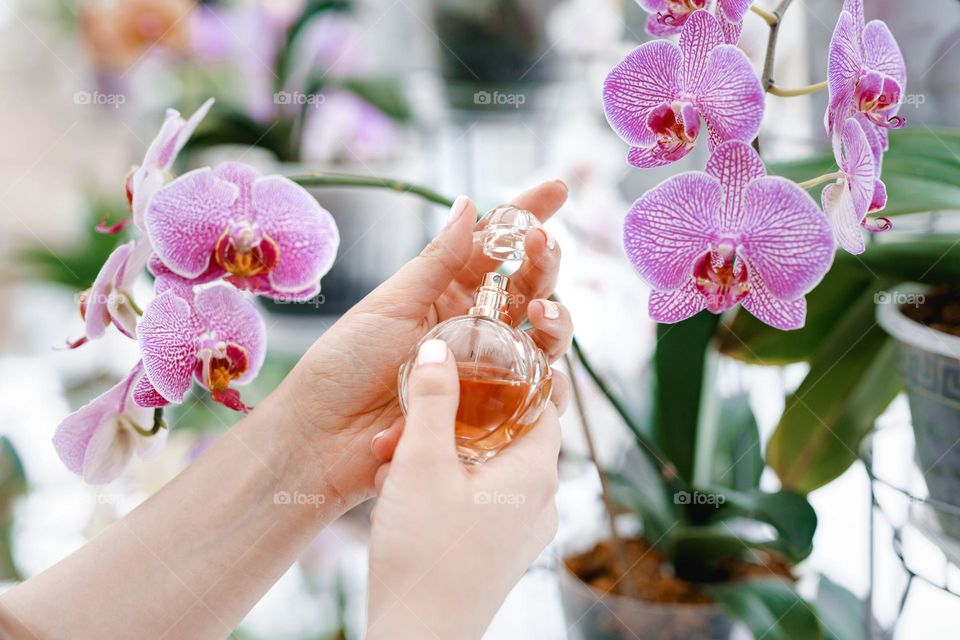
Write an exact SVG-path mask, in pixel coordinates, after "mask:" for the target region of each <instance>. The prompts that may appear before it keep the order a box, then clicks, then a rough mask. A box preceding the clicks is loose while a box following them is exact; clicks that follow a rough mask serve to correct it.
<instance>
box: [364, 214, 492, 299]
mask: <svg viewBox="0 0 960 640" xmlns="http://www.w3.org/2000/svg"><path fill="white" fill-rule="evenodd" d="M476 216H477V209H476V206H475V205H474V203H473V201H472V200H470V198H468V197H467V196H458V197H457V199H456V201H455V202H454V203H453V206H452V207H451V208H450V218H449V220H448V221H447V226H445V227H444V228H443V230H441V231H440V233H439V234H437V237H436V238H434V239H433V241H431V242H430V244H428V245H427V247H426V248H425V249H424V250H423V251H422V252H421V253H420V255H419V256H417V257H416V258H414V259H413V260H411V261H410V262H408V263H407V264H405V265H404V266H403V267H402V268H401V269H400V270H399V271H398V272H397V273H396V274H394V275H393V277H391V278H390V279H389V280H387V281H386V282H384V283H383V284H381V285H380V286H379V287H377V288H376V289H375V290H374V291H373V292H372V293H371V294H370V295H369V296H367V298H366V299H365V300H364V304H371V303H377V304H391V305H399V304H403V305H413V308H410V307H407V308H406V310H398V309H397V308H396V306H394V309H395V312H398V313H401V314H403V315H410V314H412V315H413V316H416V315H418V314H421V315H422V312H423V311H424V310H425V309H426V308H428V307H429V306H430V305H432V304H433V303H434V302H435V301H436V299H437V298H438V297H439V296H440V295H441V294H442V293H443V292H444V291H446V290H447V288H448V287H449V286H450V283H451V282H452V281H453V279H454V278H455V277H456V276H457V275H458V274H459V273H460V272H461V271H462V270H463V266H464V265H465V264H466V261H467V260H468V259H469V257H470V252H471V247H472V246H473V226H474V222H475V220H476Z"/></svg>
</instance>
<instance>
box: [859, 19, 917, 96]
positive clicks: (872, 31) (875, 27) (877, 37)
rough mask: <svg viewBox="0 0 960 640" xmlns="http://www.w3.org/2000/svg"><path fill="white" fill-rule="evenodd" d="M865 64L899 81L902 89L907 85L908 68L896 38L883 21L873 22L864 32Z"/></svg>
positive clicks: (868, 24)
mask: <svg viewBox="0 0 960 640" xmlns="http://www.w3.org/2000/svg"><path fill="white" fill-rule="evenodd" d="M863 63H864V66H866V67H867V68H868V69H873V70H874V71H879V72H880V73H883V74H886V75H888V76H890V77H891V78H893V79H894V80H896V81H897V83H898V84H899V85H900V87H901V89H904V88H906V85H907V67H906V64H905V63H904V61H903V54H902V53H900V46H899V45H898V44H897V40H896V38H894V37H893V34H892V33H890V28H889V27H888V26H887V25H886V23H885V22H883V21H882V20H871V21H870V22H869V23H867V26H866V27H865V28H864V30H863Z"/></svg>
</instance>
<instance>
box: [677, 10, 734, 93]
mask: <svg viewBox="0 0 960 640" xmlns="http://www.w3.org/2000/svg"><path fill="white" fill-rule="evenodd" d="M723 42H724V39H723V30H722V29H721V28H720V21H719V20H717V19H716V18H714V17H713V16H712V15H710V13H709V12H707V11H705V10H702V9H701V10H699V11H694V12H693V13H692V14H690V17H689V18H687V21H686V22H685V23H684V25H683V31H682V32H681V33H680V52H681V53H682V54H683V73H682V74H681V76H680V84H681V86H682V87H683V90H684V92H686V93H688V94H690V95H697V94H698V93H699V90H700V84H701V82H702V81H703V76H704V73H705V72H706V67H707V59H708V57H709V56H710V52H711V51H713V50H714V49H716V48H717V47H718V46H720V45H721V44H723ZM751 73H752V72H751Z"/></svg>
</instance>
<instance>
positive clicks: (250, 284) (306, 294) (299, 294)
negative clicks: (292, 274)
mask: <svg viewBox="0 0 960 640" xmlns="http://www.w3.org/2000/svg"><path fill="white" fill-rule="evenodd" d="M224 280H226V281H227V282H229V283H230V284H232V285H234V286H236V287H237V288H238V289H243V290H244V291H249V292H250V293H252V294H254V295H258V296H265V297H267V298H272V299H274V300H279V301H281V302H304V301H306V300H310V299H312V298H314V297H316V295H317V294H318V293H320V281H319V280H317V281H316V282H311V283H310V284H309V285H308V286H307V287H305V288H303V289H301V290H300V291H277V290H276V289H274V288H273V285H271V284H270V279H269V278H268V277H266V276H255V277H253V278H243V279H242V280H241V279H239V278H234V277H233V276H227V277H226V278H224Z"/></svg>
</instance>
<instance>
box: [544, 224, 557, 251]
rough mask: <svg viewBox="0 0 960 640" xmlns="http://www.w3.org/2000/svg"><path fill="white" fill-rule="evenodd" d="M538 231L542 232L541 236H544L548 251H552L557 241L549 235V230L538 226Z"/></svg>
mask: <svg viewBox="0 0 960 640" xmlns="http://www.w3.org/2000/svg"><path fill="white" fill-rule="evenodd" d="M540 231H542V232H543V237H544V238H546V240H547V249H549V250H550V251H553V250H554V249H556V248H557V241H556V239H555V238H554V237H553V236H552V235H550V232H549V231H547V230H546V229H544V228H542V227H541V228H540Z"/></svg>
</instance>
